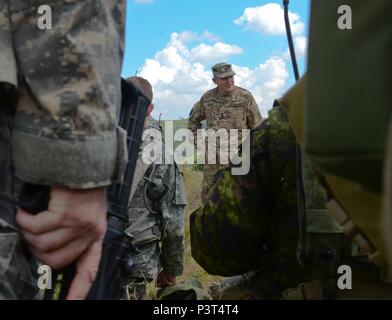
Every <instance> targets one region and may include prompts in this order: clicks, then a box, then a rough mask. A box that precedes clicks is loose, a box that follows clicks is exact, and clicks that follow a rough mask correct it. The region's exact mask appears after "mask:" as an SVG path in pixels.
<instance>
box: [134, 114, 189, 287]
mask: <svg viewBox="0 0 392 320" xmlns="http://www.w3.org/2000/svg"><path fill="white" fill-rule="evenodd" d="M149 128H155V129H157V130H159V127H158V124H157V122H156V121H155V120H153V119H152V118H150V121H149V125H148V126H147V127H146V129H149ZM140 161H143V160H142V158H141V155H139V159H138V162H140ZM137 168H143V166H137ZM135 176H141V177H143V176H144V178H141V179H140V180H139V182H138V186H137V189H136V191H135V193H134V195H133V198H132V199H131V200H130V205H129V208H128V217H129V227H128V228H127V229H126V232H128V233H130V234H131V235H132V236H133V237H134V244H135V246H136V247H137V248H138V249H139V250H140V252H139V253H134V252H133V253H130V254H129V258H130V259H132V260H133V262H134V263H135V266H134V268H133V270H134V271H133V273H132V274H130V275H129V277H130V278H139V279H148V280H149V281H151V280H152V279H154V278H156V276H157V275H158V272H159V270H160V268H163V269H164V270H165V271H167V272H168V273H170V274H171V275H175V276H178V275H181V274H182V272H183V264H184V246H185V229H184V219H185V217H184V214H185V205H186V200H185V199H186V195H185V189H184V184H183V179H182V176H181V174H180V172H179V170H178V168H177V165H176V164H151V165H149V166H148V169H147V170H146V171H145V172H144V174H143V173H142V174H139V173H136V174H135ZM145 178H148V179H149V180H150V182H149V181H147V179H145ZM145 189H146V196H147V197H146V199H147V202H148V205H149V207H150V209H151V211H153V212H151V211H150V210H148V208H147V207H146V205H145V202H144V191H145ZM159 243H160V244H161V245H160V247H159Z"/></svg>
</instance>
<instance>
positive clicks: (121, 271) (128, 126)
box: [19, 79, 151, 300]
mask: <svg viewBox="0 0 392 320" xmlns="http://www.w3.org/2000/svg"><path fill="white" fill-rule="evenodd" d="M121 92H122V101H121V111H120V121H119V125H120V126H121V127H122V128H123V129H125V130H126V132H127V148H128V163H127V166H126V170H125V174H124V177H123V180H122V181H120V182H116V183H115V184H113V185H111V186H110V187H109V188H108V226H107V231H106V235H105V238H104V241H103V248H102V257H101V262H100V265H99V269H98V273H97V276H96V278H95V281H94V283H93V285H92V287H91V289H90V292H89V293H88V296H87V299H91V300H93V299H94V300H102V299H120V298H121V293H122V289H123V287H124V286H125V280H126V274H127V273H128V272H129V269H130V268H132V261H128V260H127V253H130V252H132V251H134V250H136V249H135V248H134V246H133V244H132V236H131V235H129V234H126V233H125V232H124V230H125V227H126V224H127V221H128V219H127V209H128V202H129V196H130V192H131V188H132V181H133V176H134V173H135V168H136V161H137V157H138V153H139V148H140V143H141V138H142V134H143V127H144V121H145V118H146V113H147V107H148V106H149V104H150V103H151V101H150V100H149V99H148V98H147V97H146V96H145V95H144V94H143V93H142V92H141V91H140V90H139V89H138V88H136V87H135V86H134V85H132V84H131V83H128V82H127V81H125V80H124V79H122V80H121ZM49 191H50V187H49V186H38V185H32V184H25V185H24V186H23V188H22V191H21V194H20V201H19V205H20V207H21V208H22V209H24V210H26V211H27V212H30V213H33V214H37V213H39V212H41V211H44V210H47V207H48V201H49ZM74 274H75V266H74V265H73V264H72V265H70V266H67V267H66V268H64V269H63V270H59V271H57V272H55V273H54V275H53V279H54V281H57V282H58V283H57V284H56V283H55V285H54V286H53V289H52V290H48V289H46V290H45V296H44V299H45V300H52V299H53V294H54V291H55V289H56V288H57V286H58V285H60V293H59V297H58V299H65V297H66V295H67V293H68V290H69V286H70V284H71V282H72V279H73V277H74Z"/></svg>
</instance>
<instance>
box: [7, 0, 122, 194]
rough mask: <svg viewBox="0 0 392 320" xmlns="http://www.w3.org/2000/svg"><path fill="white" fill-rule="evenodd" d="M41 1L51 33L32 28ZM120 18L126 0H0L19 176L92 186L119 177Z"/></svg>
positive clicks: (36, 180)
mask: <svg viewBox="0 0 392 320" xmlns="http://www.w3.org/2000/svg"><path fill="white" fill-rule="evenodd" d="M40 5H49V6H50V8H51V13H52V30H40V29H39V28H38V27H37V19H38V16H39V15H38V13H37V9H38V7H39V6H40ZM124 21H125V0H122V1H118V0H105V1H104V0H99V1H93V0H87V1H77V0H67V1H54V0H49V1H48V0H45V1H43V0H38V1H34V2H32V1H30V0H12V1H11V0H1V1H0V38H1V39H2V40H4V41H1V42H0V51H1V52H2V53H3V52H5V53H6V54H5V55H2V58H1V60H0V63H1V66H2V67H3V66H4V65H6V66H7V67H6V68H0V82H5V83H9V84H12V85H14V86H17V87H18V90H19V92H18V94H19V102H18V106H17V109H16V116H15V130H14V137H13V145H14V147H13V152H14V161H15V168H16V173H17V175H18V176H19V177H20V178H21V179H22V180H23V181H27V182H31V183H36V184H47V185H53V184H57V185H65V186H70V187H75V188H92V187H97V186H104V185H109V184H111V183H112V182H113V181H114V180H115V179H116V178H117V176H118V175H119V172H118V169H119V167H120V166H119V161H122V160H123V159H120V156H119V155H118V154H119V152H120V153H121V157H122V155H123V153H122V152H123V150H122V148H123V143H124V140H123V139H124V137H123V135H122V134H119V133H118V131H117V130H116V124H117V113H118V112H119V110H120V97H121V95H120V88H121V86H120V74H121V66H122V56H123V49H124V44H123V32H124ZM11 30H12V32H11ZM16 62H17V63H16ZM15 79H18V82H17V83H16V82H15ZM0 86H1V85H0ZM26 159H30V161H28V162H26V161H25V160H26ZM43 163H44V164H45V165H42V164H43Z"/></svg>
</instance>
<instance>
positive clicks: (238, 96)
mask: <svg viewBox="0 0 392 320" xmlns="http://www.w3.org/2000/svg"><path fill="white" fill-rule="evenodd" d="M212 72H213V74H214V78H213V79H212V81H213V82H214V83H215V84H216V88H214V89H211V90H209V91H207V92H206V93H205V94H204V95H203V96H202V97H201V99H200V100H199V101H198V102H196V104H195V105H194V106H193V108H192V110H191V113H190V115H189V122H188V128H189V129H190V130H191V131H192V133H193V136H194V137H196V133H197V129H200V128H201V121H203V120H205V121H206V122H207V127H208V129H213V130H219V129H227V130H229V129H239V130H240V129H252V128H254V127H256V126H257V125H258V124H259V123H260V122H261V115H260V112H259V108H258V106H257V104H256V101H255V99H254V98H253V95H252V94H251V93H250V92H249V91H248V90H246V89H243V88H240V87H238V86H236V85H235V84H234V76H235V72H234V71H233V70H232V68H231V65H230V64H228V63H218V64H216V65H214V66H213V67H212ZM239 136H240V135H239ZM195 141H196V140H195ZM216 152H217V154H218V153H219V149H218V148H217V150H216ZM220 163H221V162H220ZM223 167H225V165H223V164H219V162H217V164H208V163H206V164H205V166H204V178H203V188H202V192H201V197H202V201H204V200H205V198H206V196H207V194H208V192H209V189H210V186H211V184H212V180H213V177H214V175H215V173H216V172H218V171H219V170H220V169H222V168H223Z"/></svg>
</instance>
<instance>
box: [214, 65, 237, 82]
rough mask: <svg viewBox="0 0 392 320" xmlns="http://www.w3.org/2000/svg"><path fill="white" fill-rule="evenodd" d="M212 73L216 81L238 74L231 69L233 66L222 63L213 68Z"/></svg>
mask: <svg viewBox="0 0 392 320" xmlns="http://www.w3.org/2000/svg"><path fill="white" fill-rule="evenodd" d="M212 73H213V74H214V79H222V78H226V77H231V76H234V75H235V74H236V73H235V72H234V71H233V70H232V69H231V64H228V63H225V62H221V63H217V64H216V65H214V66H213V67H212Z"/></svg>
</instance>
